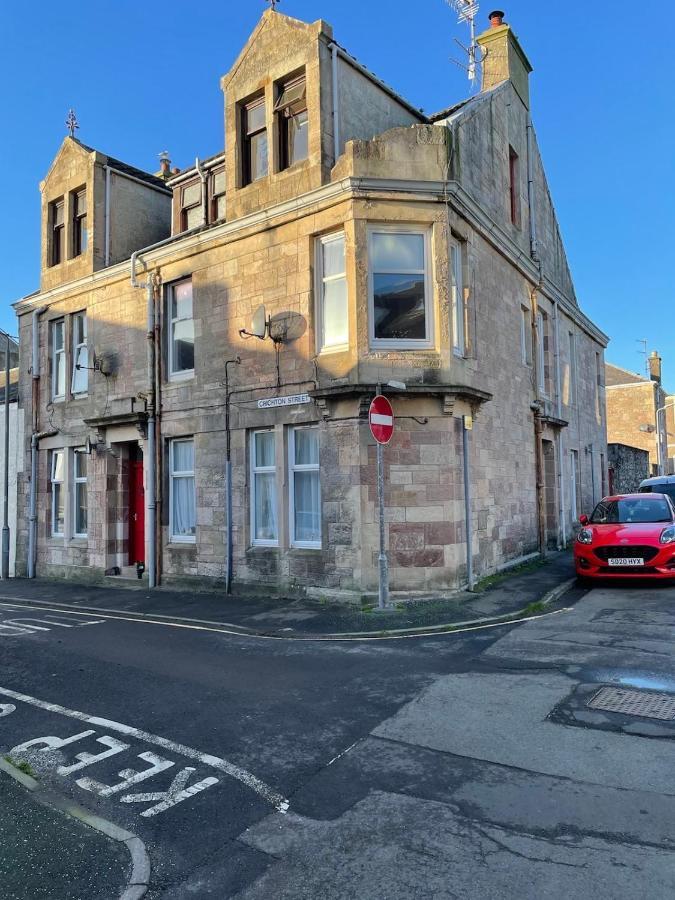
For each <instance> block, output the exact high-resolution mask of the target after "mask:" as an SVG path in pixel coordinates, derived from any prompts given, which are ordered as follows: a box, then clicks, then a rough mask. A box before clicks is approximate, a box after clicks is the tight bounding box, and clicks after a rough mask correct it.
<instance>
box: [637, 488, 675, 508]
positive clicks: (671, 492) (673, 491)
mask: <svg viewBox="0 0 675 900" xmlns="http://www.w3.org/2000/svg"><path fill="white" fill-rule="evenodd" d="M652 491H653V492H654V493H655V494H666V495H667V496H668V497H670V499H671V500H672V501H673V503H675V484H655V485H654V486H653V487H652V485H651V484H646V485H645V486H644V487H641V488H640V493H641V494H651V493H652Z"/></svg>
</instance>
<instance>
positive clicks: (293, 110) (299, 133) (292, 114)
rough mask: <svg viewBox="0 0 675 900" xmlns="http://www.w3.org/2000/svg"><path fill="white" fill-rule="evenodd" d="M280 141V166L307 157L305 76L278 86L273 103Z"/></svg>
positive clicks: (292, 164) (285, 167) (291, 164)
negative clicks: (277, 92)
mask: <svg viewBox="0 0 675 900" xmlns="http://www.w3.org/2000/svg"><path fill="white" fill-rule="evenodd" d="M274 112H275V113H276V116H277V122H278V128H279V141H280V168H281V169H288V168H290V167H291V166H294V165H295V164H296V163H298V162H301V161H302V160H303V159H307V155H308V150H309V143H308V115H307V82H306V81H305V76H304V75H301V76H300V77H296V78H293V79H291V80H289V81H286V82H284V83H282V84H281V85H280V86H279V99H278V100H277V102H276V103H275V105H274Z"/></svg>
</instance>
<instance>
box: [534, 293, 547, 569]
mask: <svg viewBox="0 0 675 900" xmlns="http://www.w3.org/2000/svg"><path fill="white" fill-rule="evenodd" d="M531 305H532V340H533V346H534V351H535V352H534V354H533V358H532V362H533V366H532V368H533V375H534V383H535V398H536V399H535V401H534V403H533V404H532V413H533V418H534V465H535V480H536V491H537V535H538V537H537V540H538V542H539V552H540V553H541V555H542V556H546V550H547V547H546V524H545V515H546V507H545V497H544V458H543V447H542V443H541V434H542V425H541V408H542V401H541V397H540V394H539V352H538V347H539V337H538V328H537V307H538V303H537V289H536V288H533V289H532V293H531Z"/></svg>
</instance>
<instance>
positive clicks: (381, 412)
mask: <svg viewBox="0 0 675 900" xmlns="http://www.w3.org/2000/svg"><path fill="white" fill-rule="evenodd" d="M368 424H369V425H370V431H371V434H372V435H373V437H374V438H375V440H376V441H377V505H378V509H379V523H380V555H379V572H380V584H379V594H378V601H377V606H378V609H386V607H387V603H388V602H389V560H388V559H387V547H386V540H385V529H384V445H385V444H388V443H389V441H390V440H391V438H392V435H393V434H394V411H393V409H392V408H391V403H390V402H389V401H388V400H387V398H386V397H383V396H382V395H381V394H378V395H377V396H376V397H375V398H374V399H373V401H372V403H371V404H370V409H369V411H368Z"/></svg>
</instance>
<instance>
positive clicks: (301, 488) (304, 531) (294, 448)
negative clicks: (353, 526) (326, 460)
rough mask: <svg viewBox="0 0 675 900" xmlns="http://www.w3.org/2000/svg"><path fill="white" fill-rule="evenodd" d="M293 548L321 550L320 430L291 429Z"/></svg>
mask: <svg viewBox="0 0 675 900" xmlns="http://www.w3.org/2000/svg"><path fill="white" fill-rule="evenodd" d="M289 459H290V478H289V482H290V487H289V492H290V498H289V499H290V503H289V509H290V526H291V545H292V546H294V547H316V548H319V547H321V488H320V482H319V429H318V428H292V429H291V430H290V440H289Z"/></svg>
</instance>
